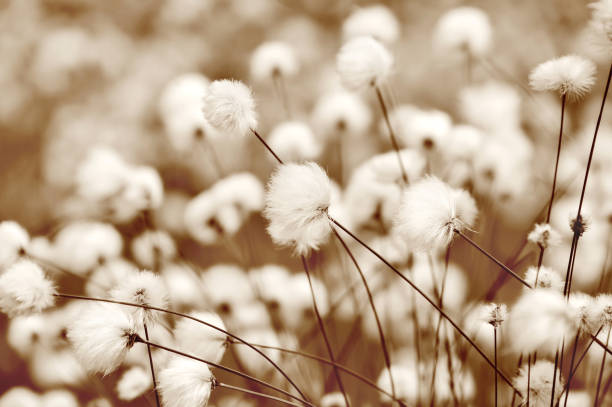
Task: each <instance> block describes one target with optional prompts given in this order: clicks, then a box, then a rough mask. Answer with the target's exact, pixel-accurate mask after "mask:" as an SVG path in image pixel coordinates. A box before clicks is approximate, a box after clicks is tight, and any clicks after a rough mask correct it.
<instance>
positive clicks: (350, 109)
mask: <svg viewBox="0 0 612 407" xmlns="http://www.w3.org/2000/svg"><path fill="white" fill-rule="evenodd" d="M312 121H313V126H314V128H315V130H316V134H317V135H318V136H319V137H321V138H323V139H333V138H337V137H339V136H340V135H343V134H346V135H349V136H351V137H358V136H361V135H363V134H365V133H366V131H367V130H368V128H369V127H370V125H371V124H372V112H371V110H370V108H369V107H368V106H367V105H366V104H365V103H364V101H363V100H362V99H361V98H360V97H359V96H358V95H356V94H355V93H352V92H347V91H345V90H337V91H332V92H329V93H326V94H324V95H323V96H321V97H320V98H319V100H318V101H317V103H316V104H315V106H314V110H313V112H312Z"/></svg>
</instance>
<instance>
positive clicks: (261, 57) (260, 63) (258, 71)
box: [251, 41, 299, 82]
mask: <svg viewBox="0 0 612 407" xmlns="http://www.w3.org/2000/svg"><path fill="white" fill-rule="evenodd" d="M298 69H299V64H298V60H297V58H296V56H295V53H294V52H293V49H292V48H291V47H290V46H289V45H288V44H286V43H284V42H280V41H269V42H264V43H263V44H261V45H260V46H258V47H257V48H256V49H255V51H253V55H252V56H251V78H253V80H255V81H259V82H263V81H269V80H272V79H274V77H275V76H282V77H284V78H290V77H292V76H294V75H295V74H297V72H298Z"/></svg>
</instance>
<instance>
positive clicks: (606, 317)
mask: <svg viewBox="0 0 612 407" xmlns="http://www.w3.org/2000/svg"><path fill="white" fill-rule="evenodd" d="M594 306H595V310H596V315H597V316H598V321H597V324H596V325H597V326H598V327H599V326H603V327H604V329H610V328H611V327H612V294H599V295H598V296H597V297H596V298H595V304H594Z"/></svg>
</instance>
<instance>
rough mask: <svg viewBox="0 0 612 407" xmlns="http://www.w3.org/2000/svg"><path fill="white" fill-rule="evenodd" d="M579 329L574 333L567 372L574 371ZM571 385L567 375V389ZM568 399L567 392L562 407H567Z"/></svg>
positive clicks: (570, 378)
mask: <svg viewBox="0 0 612 407" xmlns="http://www.w3.org/2000/svg"><path fill="white" fill-rule="evenodd" d="M580 331H581V330H580V328H578V331H576V337H575V338H574V346H573V348H572V358H571V359H570V367H569V371H570V372H571V371H572V370H574V359H575V358H576V351H577V350H578V340H579V339H580ZM571 383H572V377H571V376H569V375H568V378H567V388H568V389H569V388H570V386H571ZM568 397H569V392H567V393H566V394H565V402H564V403H563V406H564V407H567V398H568Z"/></svg>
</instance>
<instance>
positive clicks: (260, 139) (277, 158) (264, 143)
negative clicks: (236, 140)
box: [251, 129, 284, 164]
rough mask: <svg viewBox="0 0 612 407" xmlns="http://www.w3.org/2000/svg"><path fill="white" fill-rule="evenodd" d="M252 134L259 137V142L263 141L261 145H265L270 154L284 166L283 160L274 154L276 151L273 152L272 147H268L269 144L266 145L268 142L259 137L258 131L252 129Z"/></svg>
mask: <svg viewBox="0 0 612 407" xmlns="http://www.w3.org/2000/svg"><path fill="white" fill-rule="evenodd" d="M251 132H252V133H253V134H254V135H255V137H257V138H258V139H259V141H261V143H262V144H263V145H264V147H265V148H266V149H267V150H268V151H269V152H270V154H272V155H273V156H274V158H276V161H278V163H279V164H284V163H283V160H281V159H280V158H279V157H278V156H277V155H276V153H275V152H274V150H272V147H270V146H269V145H268V143H266V141H265V140H264V139H263V138H262V137H261V136H260V135H259V133H258V132H257V130H255V129H251Z"/></svg>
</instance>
